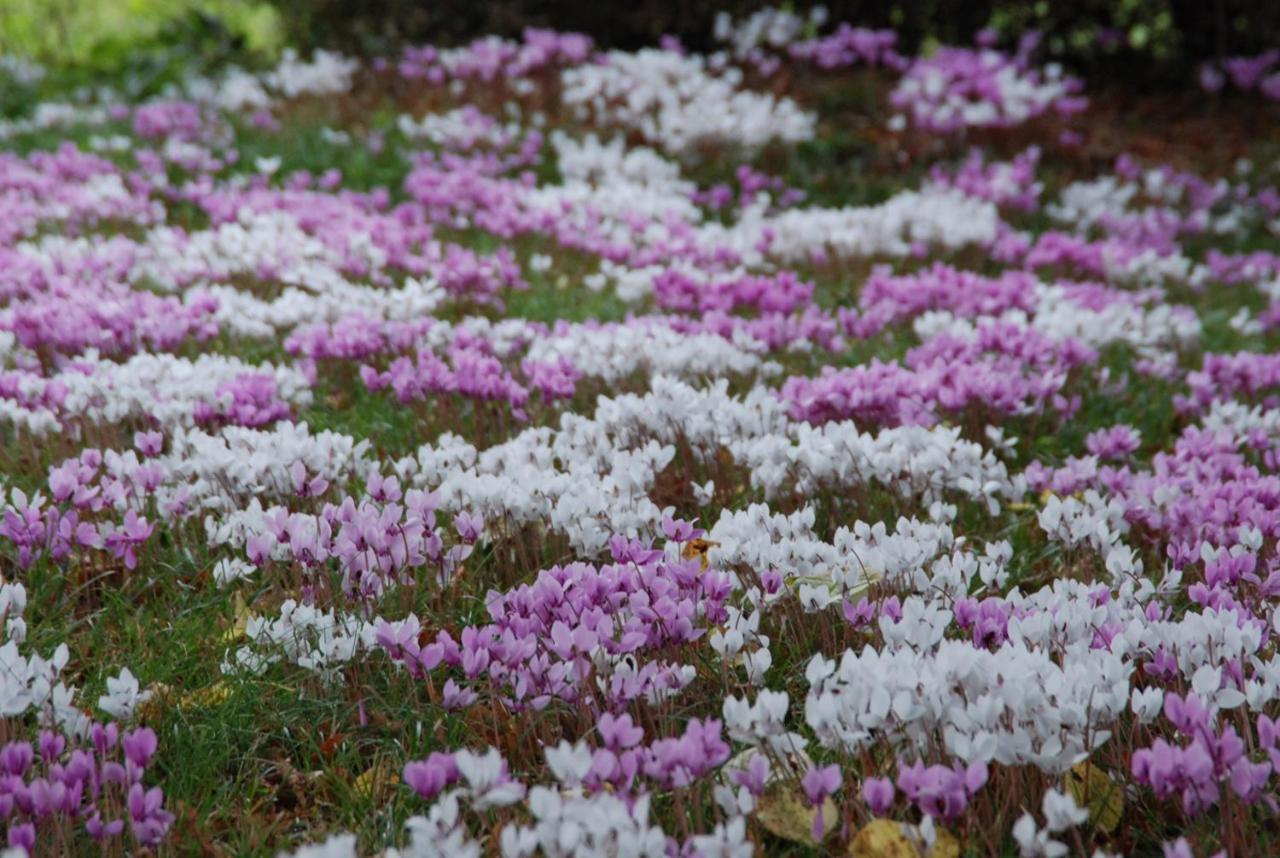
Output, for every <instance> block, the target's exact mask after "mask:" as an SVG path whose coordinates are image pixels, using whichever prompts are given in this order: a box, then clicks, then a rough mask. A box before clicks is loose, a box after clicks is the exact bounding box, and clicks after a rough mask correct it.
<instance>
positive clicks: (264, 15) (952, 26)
mask: <svg viewBox="0 0 1280 858" xmlns="http://www.w3.org/2000/svg"><path fill="white" fill-rule="evenodd" d="M764 5H766V4H765V3H762V2H748V0H730V2H720V3H716V2H703V0H628V2H626V3H611V2H599V0H0V54H6V55H10V56H14V55H16V56H23V57H28V58H30V59H34V60H36V61H39V62H42V63H44V64H46V65H50V66H56V67H59V68H61V69H70V70H79V71H80V73H82V74H83V75H84V76H85V78H86V80H87V81H91V80H92V78H93V76H94V75H101V74H104V73H113V74H115V73H120V74H123V75H124V76H125V77H127V78H128V79H129V80H130V81H131V84H130V86H131V88H132V89H134V90H137V91H140V92H142V93H144V94H145V93H146V92H147V91H149V90H151V89H155V88H157V87H162V86H163V84H164V83H165V82H166V81H167V80H169V79H171V78H172V77H173V76H175V75H178V74H181V73H183V72H184V71H186V70H190V69H192V68H193V67H194V68H195V69H196V70H199V69H202V68H205V67H208V66H211V65H216V64H218V63H222V62H227V61H235V62H240V63H242V64H250V65H253V64H256V63H261V62H266V61H269V60H271V59H272V58H274V57H275V56H276V55H278V53H279V51H280V50H281V49H282V48H283V47H284V46H286V45H292V46H295V47H297V48H299V49H301V50H306V49H309V48H312V47H327V48H338V49H341V50H344V51H348V52H352V53H357V54H387V53H392V52H394V51H396V49H397V48H398V46H399V45H402V44H405V43H424V42H432V43H437V44H450V43H458V42H463V41H467V40H469V39H472V38H475V37H477V36H481V35H485V34H490V33H492V34H497V35H506V36H513V35H517V34H518V33H519V32H520V30H521V29H523V28H524V27H526V26H539V27H555V28H557V29H561V30H577V31H581V32H585V33H589V34H590V35H592V36H594V37H595V39H596V41H597V42H598V43H599V44H601V45H604V46H608V47H621V48H635V47H639V46H642V45H652V44H655V43H656V42H657V39H658V37H659V36H662V35H664V34H671V35H675V36H678V37H679V38H680V39H681V40H682V41H684V43H685V44H686V45H688V46H690V47H693V48H697V49H707V48H710V47H712V45H711V44H710V39H711V32H712V21H713V20H714V18H715V15H716V13H717V12H718V11H720V10H725V11H729V12H731V13H733V14H734V15H735V17H740V16H745V15H747V14H750V12H752V11H753V10H755V9H758V8H760V7H762V6H764ZM780 5H784V6H789V7H791V8H793V9H794V10H796V11H804V10H806V9H807V8H809V7H810V6H813V5H817V4H815V3H810V2H793V3H787V4H780ZM822 5H825V6H826V7H827V8H828V10H829V11H830V20H831V21H833V22H834V21H849V22H852V23H854V24H858V25H861V26H868V27H892V28H894V29H895V30H897V31H898V33H899V34H900V39H901V48H902V49H904V50H906V51H908V52H916V51H922V50H923V51H927V50H929V49H930V48H931V47H932V46H933V45H936V44H939V43H953V44H970V43H971V42H972V39H973V36H974V34H975V33H976V32H977V31H978V30H980V29H982V28H984V27H995V28H996V29H997V30H998V31H999V32H1000V33H1001V35H1002V36H1003V39H1002V41H1003V43H1005V44H1011V43H1012V42H1013V41H1014V40H1016V38H1017V37H1018V35H1019V34H1020V33H1023V32H1026V31H1028V30H1038V31H1040V32H1042V33H1043V34H1044V41H1043V51H1044V54H1045V55H1047V56H1048V57H1050V58H1053V59H1058V60H1061V61H1062V62H1064V63H1065V64H1066V65H1068V66H1069V67H1070V68H1071V70H1072V71H1073V72H1075V73H1077V74H1082V75H1084V76H1086V77H1088V78H1091V79H1093V80H1094V81H1104V82H1105V81H1107V80H1111V81H1113V82H1114V81H1116V80H1122V81H1124V83H1125V85H1126V86H1132V87H1143V88H1147V87H1162V86H1185V85H1186V84H1187V83H1188V82H1189V81H1190V80H1191V75H1192V74H1193V72H1194V69H1195V67H1196V66H1197V65H1198V64H1199V63H1200V62H1202V61H1204V60H1206V59H1214V58H1221V57H1223V56H1230V55H1242V54H1256V53H1259V52H1261V51H1263V50H1266V49H1269V48H1273V47H1278V46H1280V2H1275V1H1274V0H1032V2H1026V0H900V2H886V0H827V2H825V3H823V4H822Z"/></svg>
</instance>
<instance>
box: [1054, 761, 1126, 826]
mask: <svg viewBox="0 0 1280 858" xmlns="http://www.w3.org/2000/svg"><path fill="white" fill-rule="evenodd" d="M1066 781H1067V783H1066V787H1067V792H1068V793H1070V794H1071V797H1072V798H1073V799H1075V802H1076V805H1077V806H1078V807H1082V808H1084V809H1085V810H1088V811H1089V822H1090V823H1092V824H1093V826H1094V827H1095V828H1097V829H1098V830H1099V831H1102V832H1105V833H1107V834H1110V833H1111V832H1113V831H1115V830H1116V826H1117V825H1119V824H1120V819H1121V817H1123V816H1124V788H1123V787H1122V786H1121V785H1120V784H1118V783H1116V782H1115V781H1113V780H1112V779H1111V776H1110V775H1108V774H1107V773H1106V772H1104V771H1103V770H1102V769H1100V768H1098V767H1097V766H1095V765H1094V764H1093V763H1091V762H1089V761H1088V760H1085V761H1084V762H1083V763H1077V764H1076V765H1075V766H1073V767H1072V768H1071V771H1069V772H1067V777H1066Z"/></svg>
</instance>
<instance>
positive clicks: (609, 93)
mask: <svg viewBox="0 0 1280 858" xmlns="http://www.w3.org/2000/svg"><path fill="white" fill-rule="evenodd" d="M716 65H717V64H716V63H715V61H714V59H713V60H708V59H706V58H705V57H701V56H697V55H694V56H681V55H680V54H677V53H674V52H671V51H660V50H654V49H648V48H647V49H644V50H640V51H637V52H635V53H623V52H621V51H611V52H609V53H608V54H606V55H605V59H604V62H602V63H598V64H588V65H581V66H574V67H571V68H568V69H565V70H564V72H562V73H561V84H562V86H563V95H562V98H563V99H564V102H565V103H566V104H568V105H570V106H571V107H575V108H577V109H578V112H579V114H580V115H581V116H582V117H583V118H584V119H587V118H591V119H594V120H595V121H596V122H599V123H602V124H604V125H617V126H622V127H623V128H629V129H632V130H635V131H637V132H639V133H640V134H642V135H643V136H644V137H645V139H647V140H648V141H649V142H651V143H653V144H654V145H656V146H659V147H660V148H662V149H664V150H665V151H668V152H672V153H684V152H689V151H692V150H694V149H696V148H697V147H698V146H699V145H701V144H706V143H710V144H721V145H734V146H742V147H744V148H756V147H759V146H763V145H764V144H766V143H768V142H769V141H771V140H779V141H782V142H787V143H795V142H799V141H801V140H808V139H810V138H811V137H813V131H814V121H815V120H814V116H813V114H811V113H808V112H806V111H804V110H802V109H801V108H800V107H799V106H798V105H796V103H795V102H793V101H792V100H791V99H789V98H779V97H776V96H773V95H768V94H765V93H757V92H752V91H750V90H747V89H743V88H742V72H741V71H740V70H739V69H737V68H735V67H732V66H727V65H726V64H724V63H720V64H719V65H720V68H716Z"/></svg>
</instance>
